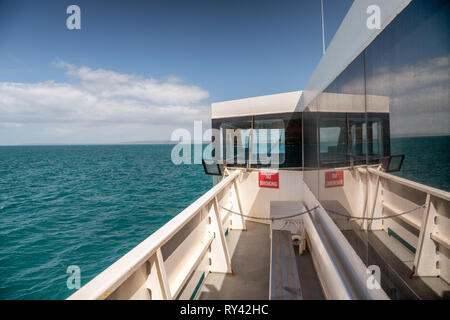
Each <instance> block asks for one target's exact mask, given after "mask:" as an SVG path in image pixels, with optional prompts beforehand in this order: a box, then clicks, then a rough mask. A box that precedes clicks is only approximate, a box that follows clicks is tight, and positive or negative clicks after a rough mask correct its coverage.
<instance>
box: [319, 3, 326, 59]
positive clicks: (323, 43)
mask: <svg viewBox="0 0 450 320" xmlns="http://www.w3.org/2000/svg"><path fill="white" fill-rule="evenodd" d="M320 6H321V8H322V48H323V54H324V55H325V26H324V20H323V0H320Z"/></svg>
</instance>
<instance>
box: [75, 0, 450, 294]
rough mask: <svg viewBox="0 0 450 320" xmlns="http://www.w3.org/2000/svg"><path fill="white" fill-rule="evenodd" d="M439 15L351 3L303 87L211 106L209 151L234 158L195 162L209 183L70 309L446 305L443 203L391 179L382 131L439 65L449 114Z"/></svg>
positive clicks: (423, 1) (427, 6) (440, 8)
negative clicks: (158, 303) (373, 9)
mask: <svg viewBox="0 0 450 320" xmlns="http://www.w3.org/2000/svg"><path fill="white" fill-rule="evenodd" d="M371 5H376V6H378V8H380V16H381V27H380V28H379V29H378V28H369V27H368V24H367V19H368V14H367V12H368V10H367V9H368V7H369V6H371ZM449 18H450V14H449V3H448V1H440V0H432V1H430V0H413V1H410V0H398V1H380V0H378V1H375V0H370V1H366V0H358V1H355V2H354V3H353V5H352V6H351V8H350V10H349V12H348V13H347V15H346V17H345V19H344V20H343V22H342V24H341V26H340V27H339V29H338V31H337V33H336V35H335V36H334V38H333V40H332V42H331V43H330V45H329V46H328V48H327V51H326V53H325V54H324V56H323V57H322V59H321V61H320V63H319V65H318V66H317V68H316V70H315V71H314V73H313V75H312V77H311V79H310V80H309V82H308V84H307V86H306V87H305V89H304V90H301V91H295V92H287V93H280V94H273V95H267V96H261V97H254V98H247V99H240V100H233V101H224V102H218V103H213V104H212V106H211V124H212V128H214V129H216V130H217V131H218V132H219V133H220V135H221V137H223V139H217V140H218V141H215V143H216V144H215V145H216V148H215V149H214V150H215V153H217V154H228V152H230V153H231V154H232V155H236V153H234V151H236V150H237V149H239V150H243V153H242V154H241V158H239V157H237V156H231V157H228V156H226V159H227V160H226V161H224V162H223V163H219V162H214V161H213V162H211V161H209V162H208V163H207V162H206V161H205V162H204V167H205V171H206V173H209V174H213V175H214V186H213V187H212V188H211V189H210V190H209V191H208V192H206V193H205V194H204V195H202V196H201V197H200V198H199V199H197V200H196V201H195V202H194V203H192V204H191V205H190V206H189V207H187V208H186V209H184V210H183V211H182V212H180V213H179V214H178V215H177V216H175V217H174V218H173V219H172V220H170V221H169V222H168V223H166V224H165V225H163V226H162V227H161V228H160V229H159V230H157V231H156V232H154V233H153V234H151V235H150V236H149V237H148V238H147V239H145V240H144V241H143V242H142V243H140V244H139V245H138V246H136V247H135V248H134V249H132V250H131V251H130V252H128V253H127V254H126V255H124V256H123V257H122V258H121V259H119V260H118V261H117V262H115V263H114V264H112V265H111V266H110V267H108V268H107V269H106V270H104V271H103V272H102V273H100V274H99V275H98V276H97V277H95V278H94V279H93V280H91V281H90V282H88V283H87V284H86V285H84V286H83V287H82V288H80V289H79V290H78V291H76V292H75V293H74V294H73V295H71V296H70V297H69V299H150V300H155V299H164V300H170V299H200V300H201V299H227V300H228V299H229V300H238V299H239V300H240V299H289V300H290V299H294V300H297V299H339V300H340V299H342V300H353V299H377V300H378V299H445V298H447V299H448V298H449V292H450V286H449V282H450V260H449V252H450V193H449V192H446V191H444V190H440V189H436V188H432V187H430V186H426V185H423V184H420V183H417V182H414V181H411V180H407V179H404V178H401V177H399V176H397V175H395V174H393V173H392V172H394V171H397V170H399V169H400V168H401V165H402V161H403V158H404V155H395V154H391V150H390V149H391V148H390V135H391V131H394V130H396V129H397V126H399V123H401V122H402V121H408V117H409V116H410V114H409V113H411V112H413V110H410V109H408V108H409V106H410V105H411V100H410V99H406V98H405V97H408V95H413V94H415V93H417V92H416V91H419V92H420V94H421V95H422V96H421V98H422V99H421V101H425V102H426V103H427V106H424V108H425V107H430V108H431V107H433V104H436V103H438V102H439V101H438V102H436V98H433V96H430V95H427V93H426V90H422V89H424V88H425V87H427V88H429V87H432V85H431V84H430V85H429V84H427V83H423V81H422V80H420V79H422V78H423V77H420V75H422V76H429V77H430V78H432V76H433V72H435V71H433V70H436V69H433V68H428V69H427V68H426V65H427V63H428V64H431V65H433V62H436V61H438V60H439V59H441V60H439V61H441V62H440V63H441V64H440V65H439V68H440V69H438V70H442V69H443V70H444V71H445V70H447V78H445V77H444V78H443V79H442V78H440V79H435V80H434V82H433V84H435V83H436V82H437V83H438V86H437V87H443V88H444V89H443V90H447V91H446V94H443V95H441V96H442V97H443V98H442V99H443V100H441V101H440V102H439V103H443V105H442V106H443V107H444V108H447V109H446V110H447V111H448V106H449V96H448V83H449V82H448V81H449V79H448V70H449V65H448V59H449V52H448V50H449V46H448V34H449V25H448V21H449V20H450V19H449ZM442 61H444V63H442ZM405 70H406V74H407V77H406V78H405V77H403V74H401V73H402V72H403V71H405ZM444 73H445V72H444ZM419 78H420V79H419ZM425 78H426V77H425ZM439 81H440V82H439ZM407 85H408V86H407ZM434 95H436V92H435V93H434ZM434 97H435V96H434ZM415 116H417V117H419V118H420V114H418V115H415ZM423 123H424V125H427V123H426V119H425V118H424V119H423ZM226 130H228V131H229V132H230V131H231V132H232V138H231V140H230V139H227V137H226V134H225V131H226ZM262 130H269V131H270V132H271V133H274V135H275V136H276V137H277V138H276V139H277V146H278V149H277V150H278V151H276V156H277V158H278V163H277V165H276V168H273V166H269V165H268V164H267V163H263V162H262V161H260V160H261V158H260V157H259V156H260V155H261V154H262V152H260V151H261V149H262V147H261V146H260V145H259V144H262V140H261V139H259V140H258V139H257V137H258V134H259V132H260V131H262ZM226 141H228V142H227V143H229V144H227V143H226ZM230 141H231V142H230ZM231 151H233V152H231ZM424 152H426V150H424ZM260 153H261V154H260ZM265 153H266V154H270V153H271V150H269V152H267V150H266V152H265ZM239 160H241V161H239ZM430 170H432V168H430ZM424 174H426V173H424Z"/></svg>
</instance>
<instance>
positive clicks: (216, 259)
mask: <svg viewBox="0 0 450 320" xmlns="http://www.w3.org/2000/svg"><path fill="white" fill-rule="evenodd" d="M209 218H210V232H212V233H213V234H214V240H213V241H212V243H211V267H210V271H212V272H221V273H231V272H232V270H231V259H230V254H229V252H228V246H227V243H226V240H225V234H224V231H223V227H222V221H221V218H220V214H219V205H218V201H217V197H215V198H214V199H213V201H212V205H211V207H210V209H209Z"/></svg>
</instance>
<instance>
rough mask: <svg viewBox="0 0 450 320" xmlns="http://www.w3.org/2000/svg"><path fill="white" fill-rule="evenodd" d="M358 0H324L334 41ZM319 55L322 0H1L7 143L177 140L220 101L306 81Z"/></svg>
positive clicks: (1, 138)
mask: <svg viewBox="0 0 450 320" xmlns="http://www.w3.org/2000/svg"><path fill="white" fill-rule="evenodd" d="M352 3H353V0H324V15H325V41H326V44H329V43H330V41H331V39H332V37H333V35H334V34H335V32H336V30H337V29H338V27H339V25H340V23H341V22H342V20H343V18H344V17H345V14H346V13H347V11H348V9H349V8H350V6H351V4H352ZM72 4H75V5H78V6H79V7H80V9H81V29H80V30H69V29H68V28H67V26H66V19H67V18H68V17H69V14H67V13H66V9H67V7H68V6H69V5H72ZM321 56H322V30H321V9H320V0H295V1H290V0H286V1H275V0H273V1H265V0H259V1H250V0H239V1H234V0H227V1H223V0H220V1H218V0H208V1H200V0H199V1H196V0H190V1H186V0H158V1H153V0H150V1H134V0H129V1H125V0H122V1H117V0H88V1H83V0H71V1H66V0H54V1H44V0H41V1H31V0H29V1H24V0H0V106H1V105H2V104H3V106H4V107H3V109H2V112H1V114H0V145H16V144H91V143H94V144H95V143H121V142H130V141H151V140H170V137H171V133H172V132H173V131H174V130H175V129H177V128H187V129H188V130H192V127H193V122H194V121H195V120H198V121H203V124H204V127H205V128H206V127H208V126H209V125H210V124H209V122H210V120H209V113H210V104H211V103H212V102H215V101H224V100H231V99H239V98H245V97H252V96H260V95H267V94H273V93H280V92H288V91H295V90H302V89H303V88H304V87H305V85H306V83H307V82H308V80H309V78H310V76H311V74H312V72H313V71H314V69H315V67H316V66H317V64H318V63H319V61H320V58H321Z"/></svg>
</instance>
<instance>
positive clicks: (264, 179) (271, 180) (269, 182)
mask: <svg viewBox="0 0 450 320" xmlns="http://www.w3.org/2000/svg"><path fill="white" fill-rule="evenodd" d="M259 187H260V188H275V189H278V188H279V187H280V179H279V176H278V172H261V171H260V172H259Z"/></svg>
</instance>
